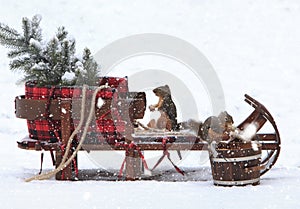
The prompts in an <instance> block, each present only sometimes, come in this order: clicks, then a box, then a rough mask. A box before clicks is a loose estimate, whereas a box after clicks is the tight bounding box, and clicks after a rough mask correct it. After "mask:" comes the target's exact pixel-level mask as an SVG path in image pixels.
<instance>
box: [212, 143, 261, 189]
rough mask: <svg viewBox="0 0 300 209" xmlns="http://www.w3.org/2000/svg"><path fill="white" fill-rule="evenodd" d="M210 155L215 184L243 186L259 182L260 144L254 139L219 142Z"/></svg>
mask: <svg viewBox="0 0 300 209" xmlns="http://www.w3.org/2000/svg"><path fill="white" fill-rule="evenodd" d="M216 151H217V153H218V155H217V156H216V157H213V156H212V157H211V158H210V161H211V169H212V175H213V181H214V184H215V185H218V186H219V185H220V186H244V185H248V184H252V185H258V184H259V182H260V169H261V166H260V162H261V144H259V143H258V142H256V141H250V142H232V143H229V144H226V143H219V144H218V145H217V147H216Z"/></svg>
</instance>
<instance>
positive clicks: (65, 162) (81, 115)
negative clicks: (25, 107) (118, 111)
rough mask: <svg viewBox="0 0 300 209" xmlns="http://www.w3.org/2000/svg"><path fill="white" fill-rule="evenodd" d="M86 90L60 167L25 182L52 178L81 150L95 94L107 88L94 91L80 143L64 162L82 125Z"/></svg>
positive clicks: (90, 118)
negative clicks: (77, 119) (77, 122)
mask: <svg viewBox="0 0 300 209" xmlns="http://www.w3.org/2000/svg"><path fill="white" fill-rule="evenodd" d="M86 88H87V87H86V85H84V86H83V94H82V102H81V112H80V121H79V125H78V126H77V127H76V129H75V130H74V131H73V133H72V134H71V136H70V137H69V140H68V144H67V147H66V150H65V153H64V156H63V159H62V161H61V163H60V165H59V166H58V167H57V168H56V169H54V170H53V171H50V172H48V173H45V174H41V175H36V176H33V177H31V178H28V179H25V181H26V182H30V181H33V180H45V179H49V178H51V177H53V176H54V175H55V174H57V173H58V172H60V171H62V170H63V169H64V168H65V167H67V166H68V165H69V164H70V163H71V162H72V161H73V159H74V158H75V157H76V155H77V153H78V151H79V150H80V149H81V146H82V144H83V141H84V139H85V137H86V134H87V131H88V128H89V125H90V123H91V121H92V118H93V115H94V111H95V103H96V97H97V93H98V92H99V91H100V90H101V89H104V88H108V86H107V85H102V86H100V87H98V88H97V89H96V90H95V92H94V93H93V96H92V102H91V107H90V113H89V116H88V118H87V121H86V124H85V127H84V130H83V133H82V136H81V138H80V141H79V144H78V146H77V147H76V149H75V151H74V152H73V153H72V155H71V157H70V158H68V160H66V159H67V157H68V154H69V151H70V148H71V143H72V141H73V138H74V137H75V135H76V134H77V133H78V132H79V131H80V129H81V127H82V125H83V122H84V110H85V100H86Z"/></svg>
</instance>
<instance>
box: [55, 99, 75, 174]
mask: <svg viewBox="0 0 300 209" xmlns="http://www.w3.org/2000/svg"><path fill="white" fill-rule="evenodd" d="M70 110H71V102H70V101H66V100H62V101H61V142H62V145H63V147H67V144H68V141H69V137H70V136H71V111H70ZM63 154H64V153H63V152H56V158H57V160H56V161H58V160H59V159H61V157H62V155H63ZM70 156H71V153H68V157H70ZM60 161H61V160H60ZM59 163H60V162H57V164H56V166H58V165H59ZM56 179H57V180H71V179H72V166H71V164H69V165H68V166H66V167H65V168H64V169H63V170H62V171H60V172H59V173H58V174H57V175H56Z"/></svg>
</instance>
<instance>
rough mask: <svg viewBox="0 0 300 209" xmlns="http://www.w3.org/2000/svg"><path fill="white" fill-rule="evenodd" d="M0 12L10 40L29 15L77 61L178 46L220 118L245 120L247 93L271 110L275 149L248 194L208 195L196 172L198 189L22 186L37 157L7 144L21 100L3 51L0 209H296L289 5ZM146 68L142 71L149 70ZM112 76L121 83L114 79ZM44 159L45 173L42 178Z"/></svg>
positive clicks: (4, 3) (45, 4)
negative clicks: (209, 76) (197, 57)
mask: <svg viewBox="0 0 300 209" xmlns="http://www.w3.org/2000/svg"><path fill="white" fill-rule="evenodd" d="M0 4H1V7H0V21H1V22H4V23H7V24H8V25H10V26H12V27H14V28H16V29H18V30H21V18H22V17H24V16H27V17H32V16H33V15H34V14H37V13H38V14H41V15H42V16H43V20H42V24H41V26H42V28H43V30H44V31H43V33H44V37H45V38H47V37H51V36H53V34H54V32H55V31H56V28H57V27H58V26H61V25H64V26H65V27H66V28H67V30H68V31H69V32H70V34H71V35H73V36H74V37H75V38H76V41H77V47H78V52H79V53H81V51H82V50H83V48H84V47H85V46H87V47H89V48H90V49H91V50H92V52H94V53H96V52H97V51H98V50H100V49H101V48H102V47H104V46H106V45H108V44H110V43H111V42H113V41H115V40H117V39H120V38H123V37H126V36H129V35H133V34H140V33H163V34H169V35H172V36H176V37H178V38H181V39H183V40H186V41H188V42H189V43H191V44H192V45H194V46H195V47H197V48H198V49H199V50H200V51H202V53H203V54H204V55H205V56H206V57H207V58H208V59H209V61H210V62H211V63H212V65H213V66H214V69H215V71H216V73H217V75H218V76H219V79H220V81H221V84H222V87H223V91H224V94H225V99H226V110H227V111H228V112H230V113H231V115H233V116H234V119H235V121H236V122H237V123H238V122H240V121H242V120H243V119H244V118H245V117H246V116H247V115H248V114H249V113H250V111H251V109H249V107H248V105H247V104H246V103H245V102H243V95H244V94H245V93H247V94H249V95H251V96H253V97H254V98H256V99H257V100H258V101H261V102H262V103H263V104H264V105H265V106H266V107H267V108H268V109H269V110H270V112H271V113H272V115H273V116H274V118H275V120H276V122H277V125H278V128H279V131H280V133H281V139H282V149H281V154H280V157H279V160H278V162H277V163H276V165H275V166H274V167H273V168H272V169H271V171H269V172H268V173H267V174H265V175H264V176H262V178H261V184H260V185H259V186H255V187H254V186H246V187H230V188H223V187H216V186H213V183H212V180H211V176H210V170H209V167H208V165H207V164H206V163H205V162H203V163H202V167H203V169H200V170H199V171H198V172H197V175H198V176H194V177H195V178H196V179H198V180H199V181H192V179H194V178H190V179H187V180H189V181H180V182H171V181H167V182H162V181H136V182H103V181H79V182H60V181H55V180H54V179H51V180H46V181H34V182H31V183H25V182H24V179H25V178H26V177H30V176H32V175H33V174H36V173H37V172H38V170H39V154H40V153H38V152H31V151H25V150H20V149H18V148H17V144H16V141H17V140H19V139H21V138H23V137H24V136H25V135H26V134H27V130H26V123H25V121H24V120H21V119H16V118H15V116H14V102H13V101H14V97H15V96H16V95H20V94H24V88H23V87H22V86H17V85H16V84H15V83H16V81H17V80H18V78H20V75H19V74H17V73H13V72H10V71H9V69H8V64H9V60H8V58H7V56H6V53H7V50H6V49H5V48H3V47H2V46H1V47H0V57H1V61H0V67H1V71H0V75H1V76H0V87H1V89H2V91H1V93H0V94H1V109H0V122H1V123H0V140H1V145H2V146H1V147H0V156H1V158H0V165H1V166H0V185H1V186H0V192H1V195H0V202H1V203H0V204H1V208H67V207H69V208H121V209H123V208H139V209H140V208H172V209H175V208H231V209H232V208H265V209H269V208H300V203H299V201H298V199H299V197H300V196H299V194H300V175H299V174H300V152H299V148H300V141H299V139H298V134H299V125H300V117H299V115H300V109H299V107H298V104H299V103H300V96H299V93H298V91H299V88H300V84H299V82H298V79H299V78H300V69H299V68H300V67H299V66H300V65H299V55H300V47H299V42H300V38H299V37H300V29H299V27H298V26H299V23H300V3H299V2H298V1H296V0H268V1H267V0H263V1H258V0H257V1H250V0H249V1H238V0H229V1H217V0H211V1H196V0H188V1H179V0H175V1H171V0H162V1H157V2H154V1H121V0H115V1H99V0H86V1H65V0H52V1H40V0H30V1H26V0H25V1H17V0H10V1H8V0H0ZM100 64H101V63H100ZM147 65H148V67H151V63H149V62H148V63H147ZM120 76H124V75H123V72H121V70H120ZM199 101H201V98H200V99H199ZM205 117H206V115H204V116H203V118H200V120H204V119H205ZM46 156H47V157H46V159H45V164H44V167H45V169H46V170H51V169H52V166H51V162H50V161H51V160H50V157H49V156H48V155H46ZM198 158H199V156H198ZM198 158H197V156H196V157H195V155H191V157H190V158H189V157H188V158H187V160H186V161H185V162H182V163H181V164H180V165H181V166H189V165H190V164H195V163H191V162H188V159H190V160H193V159H196V161H197V160H198V161H200V160H199V159H198ZM79 160H81V161H80V162H79V165H80V166H82V167H83V168H95V165H94V164H93V163H92V162H91V161H90V160H89V158H88V157H87V155H86V154H84V153H82V154H80V158H79ZM116 169H117V167H116ZM171 169H172V168H171ZM175 175H177V174H175ZM170 177H172V175H170ZM173 177H174V176H173Z"/></svg>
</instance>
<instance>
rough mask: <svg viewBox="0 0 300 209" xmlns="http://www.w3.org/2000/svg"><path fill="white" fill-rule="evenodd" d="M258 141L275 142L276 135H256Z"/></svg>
mask: <svg viewBox="0 0 300 209" xmlns="http://www.w3.org/2000/svg"><path fill="white" fill-rule="evenodd" d="M256 136H257V138H258V140H259V141H276V140H277V136H276V134H256Z"/></svg>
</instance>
